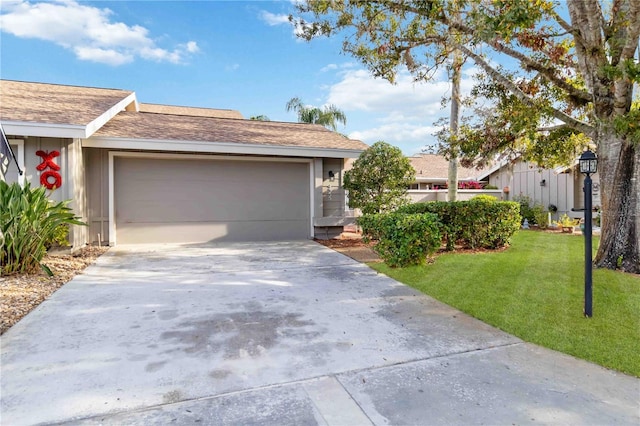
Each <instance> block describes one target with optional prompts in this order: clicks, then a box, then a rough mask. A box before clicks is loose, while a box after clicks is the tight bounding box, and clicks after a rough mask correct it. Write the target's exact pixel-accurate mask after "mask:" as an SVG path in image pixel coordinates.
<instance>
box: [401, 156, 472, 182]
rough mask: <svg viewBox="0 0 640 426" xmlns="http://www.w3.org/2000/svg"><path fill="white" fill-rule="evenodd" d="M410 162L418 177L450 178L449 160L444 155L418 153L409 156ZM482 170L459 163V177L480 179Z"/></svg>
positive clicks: (462, 178)
mask: <svg viewBox="0 0 640 426" xmlns="http://www.w3.org/2000/svg"><path fill="white" fill-rule="evenodd" d="M409 162H410V163H411V166H413V169H414V170H415V171H416V179H445V180H446V179H448V176H449V160H447V159H446V158H445V157H444V156H442V155H436V154H416V155H414V156H412V157H409ZM481 176H482V170H476V169H469V168H466V167H462V166H460V165H458V179H461V180H474V179H475V180H479V178H480V177H481Z"/></svg>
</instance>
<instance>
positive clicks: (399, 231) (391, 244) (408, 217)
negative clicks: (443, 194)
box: [358, 213, 442, 267]
mask: <svg viewBox="0 0 640 426" xmlns="http://www.w3.org/2000/svg"><path fill="white" fill-rule="evenodd" d="M358 224H359V225H360V226H361V227H362V230H363V233H364V234H365V235H366V236H368V237H371V238H374V239H377V240H378V244H376V246H375V247H374V250H375V251H376V252H377V253H378V254H379V255H380V257H382V259H383V260H384V261H385V263H386V264H387V265H389V266H391V267H397V266H407V265H420V264H423V263H424V262H425V261H426V258H427V255H430V254H433V253H434V252H435V251H436V250H437V249H438V248H440V246H441V245H442V235H441V232H440V229H441V228H442V223H440V220H439V219H438V216H437V215H435V214H432V213H419V214H404V213H382V214H373V215H366V216H362V217H360V218H358Z"/></svg>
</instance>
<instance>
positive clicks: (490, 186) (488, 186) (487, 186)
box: [484, 185, 498, 189]
mask: <svg viewBox="0 0 640 426" xmlns="http://www.w3.org/2000/svg"><path fill="white" fill-rule="evenodd" d="M484 189H498V187H497V186H495V185H485V186H484Z"/></svg>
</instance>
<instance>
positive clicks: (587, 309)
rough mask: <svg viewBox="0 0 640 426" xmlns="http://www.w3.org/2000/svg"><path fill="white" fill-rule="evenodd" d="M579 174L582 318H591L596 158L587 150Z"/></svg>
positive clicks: (580, 160)
mask: <svg viewBox="0 0 640 426" xmlns="http://www.w3.org/2000/svg"><path fill="white" fill-rule="evenodd" d="M578 162H579V163H580V173H583V174H584V175H585V177H584V316H585V317H587V318H591V317H592V316H593V296H592V295H593V291H592V282H593V281H592V276H591V272H592V270H593V261H592V259H591V250H592V244H591V242H592V235H591V232H592V229H591V226H592V216H591V210H592V206H591V195H592V194H591V175H592V174H594V173H596V172H597V171H598V158H597V157H596V155H595V154H594V153H593V152H591V151H590V150H587V151H585V152H583V153H582V155H581V156H580V159H579V160H578Z"/></svg>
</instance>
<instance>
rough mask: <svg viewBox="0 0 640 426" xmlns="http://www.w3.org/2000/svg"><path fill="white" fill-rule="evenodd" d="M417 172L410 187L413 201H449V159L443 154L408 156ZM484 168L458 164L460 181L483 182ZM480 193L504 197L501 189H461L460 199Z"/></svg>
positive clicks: (410, 195)
mask: <svg viewBox="0 0 640 426" xmlns="http://www.w3.org/2000/svg"><path fill="white" fill-rule="evenodd" d="M408 158H409V161H410V162H411V166H412V167H413V169H414V170H415V172H416V181H415V182H414V183H413V184H411V185H410V187H409V192H408V195H409V198H410V199H411V201H412V202H414V203H415V202H424V201H447V200H448V191H447V189H446V188H447V184H448V180H449V177H448V176H449V160H447V159H446V158H444V157H443V156H441V155H435V154H416V155H413V156H411V157H408ZM483 173H484V171H483V170H476V169H468V168H465V167H462V166H458V182H459V183H463V182H481V181H483V179H482V177H483ZM479 194H489V195H492V196H494V197H496V198H498V199H502V198H503V196H502V191H501V190H499V189H498V190H486V189H485V190H472V189H459V190H458V199H459V200H468V199H470V198H472V197H474V196H476V195H479Z"/></svg>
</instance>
